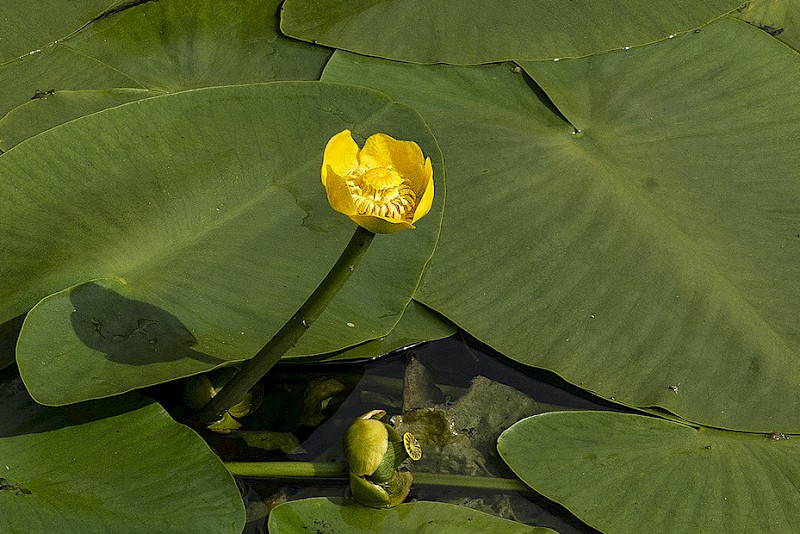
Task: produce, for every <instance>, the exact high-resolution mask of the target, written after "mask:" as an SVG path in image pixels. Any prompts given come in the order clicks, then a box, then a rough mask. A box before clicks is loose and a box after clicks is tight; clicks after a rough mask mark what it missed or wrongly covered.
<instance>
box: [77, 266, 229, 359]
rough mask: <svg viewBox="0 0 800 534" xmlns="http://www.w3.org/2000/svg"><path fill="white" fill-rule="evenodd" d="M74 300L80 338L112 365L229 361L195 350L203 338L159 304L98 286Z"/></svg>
mask: <svg viewBox="0 0 800 534" xmlns="http://www.w3.org/2000/svg"><path fill="white" fill-rule="evenodd" d="M69 298H70V301H71V303H72V306H73V308H74V310H73V312H72V314H71V315H70V320H71V322H72V327H73V329H74V330H75V333H76V334H77V336H78V339H80V340H81V342H82V343H83V344H84V345H86V346H87V347H89V348H91V349H93V350H96V351H99V352H102V353H104V354H105V356H106V358H108V359H109V360H110V361H113V362H116V363H120V364H125V365H134V366H140V365H150V364H155V363H160V362H170V361H175V360H180V359H182V358H190V359H193V360H196V361H199V362H202V363H206V364H212V365H220V364H223V363H225V362H226V361H227V360H223V359H220V358H215V357H213V356H210V355H208V354H204V353H202V352H198V351H196V350H193V349H192V348H191V347H192V346H194V345H195V344H196V343H197V339H196V338H195V337H194V335H193V334H192V333H191V332H190V331H189V329H188V328H186V326H184V324H183V323H181V321H180V320H179V319H178V318H177V317H175V316H174V315H172V314H171V313H169V312H168V311H166V310H163V309H161V308H159V307H158V306H154V305H153V304H150V303H147V302H142V301H139V300H133V299H129V298H126V297H123V296H122V295H120V294H119V293H117V292H115V291H113V290H111V289H108V288H105V287H102V286H101V285H99V284H96V283H94V282H90V283H87V284H81V285H80V286H76V287H75V288H73V289H72V291H71V292H70V296H69Z"/></svg>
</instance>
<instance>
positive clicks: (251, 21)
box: [0, 0, 331, 150]
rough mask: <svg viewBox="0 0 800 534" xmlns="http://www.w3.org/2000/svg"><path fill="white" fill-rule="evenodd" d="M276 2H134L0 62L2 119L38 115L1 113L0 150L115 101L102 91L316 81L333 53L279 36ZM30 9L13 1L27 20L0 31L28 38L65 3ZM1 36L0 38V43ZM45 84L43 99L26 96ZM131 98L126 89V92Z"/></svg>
mask: <svg viewBox="0 0 800 534" xmlns="http://www.w3.org/2000/svg"><path fill="white" fill-rule="evenodd" d="M106 1H108V0H106ZM75 3H76V2H70V3H69V5H72V4H75ZM83 3H84V4H88V2H86V1H84V2H83ZM95 3H97V2H95ZM100 3H103V2H100ZM31 5H33V4H31ZM279 5H280V1H279V0H269V1H264V0H170V1H169V2H139V3H137V4H136V5H131V6H129V7H127V8H126V9H123V10H120V11H117V12H114V13H112V14H110V15H108V16H106V17H103V18H102V19H99V20H96V21H94V22H92V23H91V24H89V25H88V26H86V27H85V28H83V29H82V30H81V31H79V32H77V33H75V34H74V35H71V36H69V37H67V38H65V39H61V40H59V42H57V43H47V44H48V46H38V47H37V48H42V50H41V52H39V53H36V54H33V55H29V56H28V55H26V56H25V57H22V58H20V59H19V60H17V61H13V62H10V63H7V64H5V65H0V82H2V83H0V85H1V86H2V87H3V91H2V94H0V117H2V115H4V114H5V113H6V112H8V111H9V110H11V109H13V108H15V107H17V106H22V105H25V111H24V112H23V115H24V116H25V117H26V118H30V117H31V116H33V117H41V116H42V115H44V116H45V117H44V118H46V120H42V119H41V118H39V120H37V121H36V122H34V123H31V122H29V121H25V120H23V118H22V117H20V116H15V117H14V116H9V117H6V118H3V119H2V120H0V149H2V150H7V149H8V147H10V146H13V144H15V143H16V142H19V141H20V140H22V139H25V138H26V136H30V135H32V134H33V133H37V128H38V129H39V130H38V131H41V129H44V128H46V127H50V126H52V125H55V124H58V123H60V122H65V121H67V120H70V119H73V118H75V117H76V116H78V115H77V114H76V112H78V111H81V110H82V111H84V112H91V111H96V110H99V109H102V108H103V107H106V106H109V105H116V104H117V103H119V102H116V101H115V98H116V97H118V96H119V95H121V94H122V93H121V92H116V93H109V92H107V91H103V90H108V89H115V88H117V89H119V88H130V89H138V90H140V91H141V90H144V89H147V90H150V91H155V92H156V93H163V92H175V91H179V90H183V89H190V88H196V87H207V86H214V85H229V84H243V83H252V82H266V81H273V80H312V79H313V80H316V79H317V78H319V75H320V73H321V71H322V67H323V66H324V65H325V62H326V61H327V59H328V57H329V56H330V53H331V51H330V50H328V49H326V48H324V47H321V46H313V45H310V44H308V43H302V42H299V41H296V40H294V39H288V38H286V37H284V36H283V35H281V34H280V32H279V31H278V14H277V13H278V8H279ZM35 6H36V7H35V9H33V10H32V9H28V8H26V9H22V8H19V9H18V10H17V12H16V13H17V16H15V18H14V20H16V19H17V18H19V19H25V21H23V22H24V23H20V24H19V25H18V27H15V28H14V29H13V30H9V31H6V32H0V35H4V36H6V37H7V36H9V35H11V36H20V38H23V37H25V38H27V37H26V36H28V33H29V32H32V33H31V35H30V38H33V37H35V35H36V34H35V32H34V30H33V29H31V27H32V26H35V25H36V24H39V23H38V22H35V21H34V18H32V17H37V16H39V15H38V14H40V13H46V12H52V13H58V12H59V11H63V9H64V8H66V7H67V6H66V5H64V6H61V5H59V8H58V9H57V8H55V7H54V8H52V9H48V8H46V7H44V6H43V5H42V4H40V3H39V4H35ZM5 11H6V10H5V9H4V12H5ZM9 12H10V11H9ZM2 22H3V21H2V20H0V25H2ZM85 22H89V20H86V21H85ZM53 23H55V21H54V22H53ZM0 27H2V26H0ZM36 27H38V26H36ZM76 29H77V28H76ZM59 37H66V36H65V35H59ZM14 38H17V37H14ZM3 42H4V41H3V40H0V45H2V43H3ZM26 52H27V50H26ZM0 63H2V62H0ZM77 90H87V92H86V93H80V94H75V93H68V94H66V95H65V98H64V99H62V98H61V93H62V92H66V91H69V92H73V91H77ZM51 91H52V92H53V93H52V96H51V97H48V98H36V99H34V100H31V99H32V98H33V97H34V95H37V94H39V95H43V96H48V93H50V92H51ZM136 95H137V93H136V92H133V91H127V93H126V96H127V97H134V96H136ZM146 96H149V94H148V93H146V92H144V91H141V92H139V93H138V97H139V98H144V97H146ZM110 97H111V98H110Z"/></svg>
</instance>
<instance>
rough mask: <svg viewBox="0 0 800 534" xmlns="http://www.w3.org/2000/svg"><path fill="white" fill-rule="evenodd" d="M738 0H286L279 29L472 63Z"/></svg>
mask: <svg viewBox="0 0 800 534" xmlns="http://www.w3.org/2000/svg"><path fill="white" fill-rule="evenodd" d="M740 5H741V2H740V0H706V1H705V2H696V1H693V0H677V1H676V0H672V1H663V0H662V1H659V2H647V3H642V2H640V1H639V0H622V1H621V0H613V1H612V0H605V1H598V0H571V1H570V2H563V1H559V0H539V1H537V2H522V1H519V0H496V1H494V2H485V1H481V0H461V1H459V2H453V1H451V0H399V1H393V2H376V1H375V0H351V1H349V2H339V1H338V0H287V1H286V3H285V4H284V6H283V11H282V13H281V30H282V31H283V32H284V33H285V34H286V35H289V36H290V37H295V38H297V39H303V40H306V41H311V42H314V43H320V44H323V45H326V46H330V47H333V48H338V49H342V50H348V51H350V52H357V53H359V54H365V55H369V56H377V57H382V58H386V59H394V60H400V61H410V62H413V63H450V64H456V65H474V64H479V63H491V62H496V61H507V60H512V59H526V60H537V59H551V58H564V57H580V56H586V55H589V54H596V53H599V52H605V51H607V50H612V49H617V48H623V47H626V46H628V47H634V46H640V45H644V44H648V43H652V42H653V41H658V40H660V39H666V38H668V37H671V36H673V35H676V34H679V33H682V32H686V31H691V30H693V29H695V28H697V27H699V26H703V25H704V24H707V23H708V22H710V21H712V20H714V19H716V18H718V17H720V16H722V15H724V14H726V13H728V12H730V11H732V10H734V9H736V8H737V7H739V6H740Z"/></svg>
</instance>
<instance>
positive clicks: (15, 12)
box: [0, 0, 120, 64]
mask: <svg viewBox="0 0 800 534" xmlns="http://www.w3.org/2000/svg"><path fill="white" fill-rule="evenodd" d="M119 1H120V0H72V1H70V2H62V1H60V0H43V1H41V2H25V1H24V0H5V1H4V2H3V16H2V18H0V35H2V36H3V38H2V39H0V64H2V63H6V62H8V61H11V60H13V59H15V58H18V57H20V56H23V55H26V54H30V53H32V52H33V53H36V52H38V51H39V50H41V49H42V48H45V47H46V46H48V45H52V44H53V43H54V42H56V41H58V40H61V39H64V38H65V37H67V36H69V35H70V34H72V33H73V32H75V31H77V30H79V29H80V28H81V27H83V26H84V25H86V24H87V23H89V22H91V21H92V20H94V19H95V18H96V17H98V16H100V15H101V14H103V13H104V12H105V11H107V10H108V9H110V8H111V7H113V6H114V5H115V4H118V3H119Z"/></svg>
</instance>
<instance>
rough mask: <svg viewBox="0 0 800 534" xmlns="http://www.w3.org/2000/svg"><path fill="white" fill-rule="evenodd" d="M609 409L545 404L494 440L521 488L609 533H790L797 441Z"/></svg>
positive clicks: (796, 516) (799, 509)
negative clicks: (547, 407)
mask: <svg viewBox="0 0 800 534" xmlns="http://www.w3.org/2000/svg"><path fill="white" fill-rule="evenodd" d="M772 438H774V439H770V438H769V437H767V436H765V435H764V434H745V433H740V432H729V431H716V430H707V429H699V430H698V429H695V428H692V427H689V426H687V425H685V424H680V423H674V422H670V421H665V420H663V419H658V418H653V417H645V416H640V415H632V414H622V413H612V412H552V413H546V414H542V415H536V416H533V417H529V418H528V419H524V420H522V421H520V422H518V423H517V424H515V425H514V426H512V427H511V428H509V429H508V430H507V431H505V432H504V433H503V434H502V435H501V436H500V439H499V440H498V445H497V447H498V450H499V451H500V454H501V455H502V457H503V459H504V460H505V461H506V462H507V463H508V465H509V466H510V467H511V468H512V469H513V470H514V472H516V473H517V475H518V476H519V477H520V478H521V479H522V480H523V481H524V482H525V483H526V484H528V485H529V486H530V487H532V488H533V489H535V490H536V491H538V492H539V493H541V494H542V495H544V496H545V497H547V498H548V499H551V500H553V501H556V502H558V503H559V504H561V505H563V506H565V507H566V508H567V509H569V510H570V511H571V512H572V513H574V514H575V515H576V516H578V517H579V518H580V519H581V520H583V521H585V522H586V523H588V524H589V525H591V526H593V527H595V528H597V529H599V530H601V531H603V532H608V533H615V534H624V533H627V532H630V533H639V532H642V528H643V525H646V531H647V532H649V533H653V534H656V533H659V532H663V533H671V532H719V533H726V532H749V531H752V530H753V529H755V530H758V531H760V532H791V531H792V530H793V529H794V526H795V525H797V523H798V521H800V493H798V491H797V488H798V486H799V485H800V468H799V467H798V464H797V461H796V458H797V456H798V454H800V440H796V439H776V438H780V436H779V435H777V434H776V435H773V436H772Z"/></svg>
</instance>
